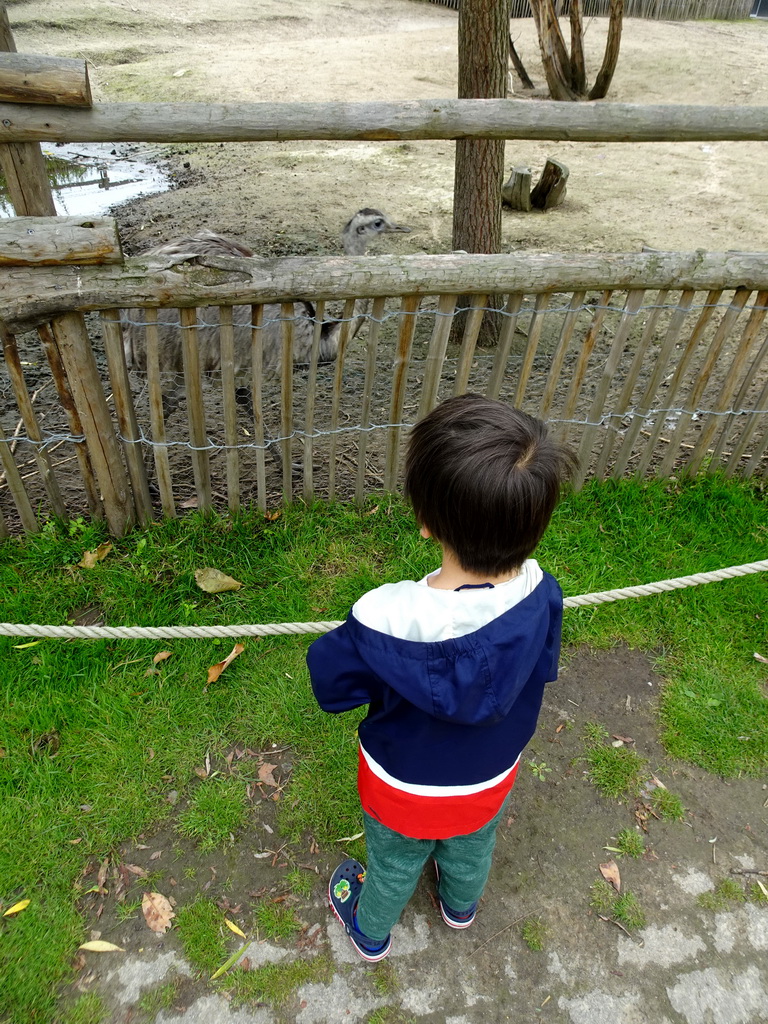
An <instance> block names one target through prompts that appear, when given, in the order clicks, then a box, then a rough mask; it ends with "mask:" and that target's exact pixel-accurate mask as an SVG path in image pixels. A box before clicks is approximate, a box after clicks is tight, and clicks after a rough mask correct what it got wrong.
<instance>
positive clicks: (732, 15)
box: [430, 0, 754, 21]
mask: <svg viewBox="0 0 768 1024" xmlns="http://www.w3.org/2000/svg"><path fill="white" fill-rule="evenodd" d="M430 3H433V4H439V5H440V6H441V7H451V8H452V9H453V10H454V11H457V10H458V9H459V6H460V4H461V0H430ZM753 5H754V0H624V17H625V18H652V19H654V20H656V21H662V20H663V21H694V20H703V19H709V18H712V19H715V20H721V21H736V20H739V19H742V18H748V17H749V14H750V11H751V10H752V7H753ZM556 9H557V11H558V13H559V14H560V16H561V17H562V16H563V15H565V16H567V15H568V9H569V4H568V0H559V2H558V3H557V4H556ZM582 9H583V12H584V17H585V18H596V17H597V18H599V17H605V16H606V15H607V14H608V0H584V2H583V5H582ZM509 16H510V18H530V17H532V14H531V5H530V4H529V3H528V0H510V4H509Z"/></svg>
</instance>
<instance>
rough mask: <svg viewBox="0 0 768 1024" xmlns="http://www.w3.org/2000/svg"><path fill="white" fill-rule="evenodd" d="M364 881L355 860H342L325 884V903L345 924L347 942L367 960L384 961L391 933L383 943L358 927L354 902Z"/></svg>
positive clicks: (361, 866) (373, 961)
mask: <svg viewBox="0 0 768 1024" xmlns="http://www.w3.org/2000/svg"><path fill="white" fill-rule="evenodd" d="M364 881H365V868H364V867H363V865H362V864H360V863H359V862H358V861H356V860H345V861H344V863H343V864H340V865H339V866H338V867H337V868H336V870H335V871H334V872H333V874H332V875H331V880H330V882H329V883H328V902H329V903H330V905H331V910H332V911H333V912H334V914H335V915H336V917H337V918H338V919H339V921H340V922H341V924H342V925H343V926H344V930H345V932H346V933H347V935H348V936H349V941H350V942H351V943H352V945H353V946H354V947H355V949H356V950H357V952H358V953H359V954H360V956H361V957H362V958H363V960H367V961H368V962H369V963H376V962H377V961H378V960H383V959H384V957H385V956H386V955H387V954H388V953H389V950H390V948H391V947H392V936H391V935H388V936H387V937H386V939H384V941H383V942H378V941H377V940H376V939H369V938H368V936H367V935H365V934H364V933H363V932H361V931H360V929H359V928H358V927H357V901H358V900H359V899H360V892H361V890H362V888H363V882H364Z"/></svg>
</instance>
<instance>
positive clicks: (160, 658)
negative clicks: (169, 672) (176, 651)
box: [152, 651, 173, 665]
mask: <svg viewBox="0 0 768 1024" xmlns="http://www.w3.org/2000/svg"><path fill="white" fill-rule="evenodd" d="M172 654H173V651H159V652H158V653H157V654H156V655H155V656H154V658H153V659H152V664H153V665H156V664H157V663H158V661H165V660H166V658H170V656H171V655H172Z"/></svg>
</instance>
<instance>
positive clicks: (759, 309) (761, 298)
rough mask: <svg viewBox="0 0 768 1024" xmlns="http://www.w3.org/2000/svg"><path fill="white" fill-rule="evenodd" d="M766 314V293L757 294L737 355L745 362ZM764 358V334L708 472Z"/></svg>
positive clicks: (767, 346)
mask: <svg viewBox="0 0 768 1024" xmlns="http://www.w3.org/2000/svg"><path fill="white" fill-rule="evenodd" d="M766 313H768V292H758V294H757V298H756V299H755V306H754V308H753V310H752V312H751V314H750V317H749V320H748V321H747V326H746V327H745V329H744V334H743V336H742V339H741V345H740V351H739V355H740V356H741V354H742V352H743V355H744V359H745V360H746V359H747V358H748V354H749V352H750V351H751V348H752V345H753V344H754V343H755V340H756V338H757V336H758V334H759V333H760V329H761V327H762V326H763V321H764V320H765V316H766ZM766 356H768V334H766V336H765V339H764V340H763V343H762V345H761V346H760V349H759V350H758V352H757V355H756V356H755V358H754V359H753V360H752V362H751V363H750V365H749V367H748V369H747V370H746V372H745V373H744V376H743V379H742V382H741V386H740V387H739V389H738V391H737V392H736V394H735V395H734V398H733V409H734V411H733V412H732V413H731V415H730V416H729V417H728V418H727V419H726V421H725V423H724V425H723V429H722V431H721V432H720V437H719V438H718V441H717V444H715V446H714V451H713V454H712V466H711V469H710V472H714V471H715V469H716V468H717V464H718V462H719V460H720V456H721V455H722V454H723V451H724V449H725V445H726V442H727V439H728V437H729V435H730V432H731V430H732V429H733V426H734V421H735V420H736V417H737V414H738V410H739V409H740V408H741V406H742V403H743V402H744V399H745V398H746V397H747V394H748V393H749V391H750V389H751V388H752V386H753V385H754V383H755V381H757V380H759V379H760V377H759V374H760V373H761V369H762V364H763V361H764V360H765V358H766ZM742 365H746V364H742V362H741V359H739V367H740V369H741V368H742ZM739 419H741V417H739ZM742 426H743V422H742ZM742 451H743V449H742Z"/></svg>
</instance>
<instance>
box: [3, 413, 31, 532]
mask: <svg viewBox="0 0 768 1024" xmlns="http://www.w3.org/2000/svg"><path fill="white" fill-rule="evenodd" d="M0 463H2V466H3V470H4V472H5V479H6V482H7V484H8V490H9V491H10V492H11V497H12V498H13V501H14V504H15V505H16V509H17V511H18V513H19V518H20V519H21V525H22V526H23V527H24V529H25V530H26V532H27V533H39V532H40V527H39V525H38V522H37V519H36V518H35V513H34V510H33V508H32V504H31V502H30V500H29V497H28V496H27V492H26V491H25V490H24V482H23V480H22V479H21V474H20V473H19V470H18V467H17V466H16V463H15V462H14V460H13V455H12V454H11V446H10V445H9V444H8V443H7V440H6V437H5V432H4V431H3V428H2V427H1V426H0Z"/></svg>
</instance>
